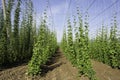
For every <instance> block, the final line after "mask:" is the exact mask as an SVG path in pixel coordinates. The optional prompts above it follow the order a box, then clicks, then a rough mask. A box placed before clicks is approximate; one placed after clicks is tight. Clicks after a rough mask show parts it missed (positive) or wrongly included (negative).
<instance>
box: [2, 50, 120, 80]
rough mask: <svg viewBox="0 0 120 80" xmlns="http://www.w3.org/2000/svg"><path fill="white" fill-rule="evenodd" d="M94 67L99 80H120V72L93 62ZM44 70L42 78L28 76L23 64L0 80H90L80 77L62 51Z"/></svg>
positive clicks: (51, 59) (7, 70)
mask: <svg viewBox="0 0 120 80" xmlns="http://www.w3.org/2000/svg"><path fill="white" fill-rule="evenodd" d="M92 65H93V68H94V70H95V72H96V76H97V78H98V79H99V80H120V70H118V69H112V68H111V67H110V66H108V65H105V64H103V63H101V62H97V61H93V60H92ZM42 70H43V71H42V75H41V76H40V75H38V76H34V77H31V76H27V74H26V71H27V64H23V65H20V66H17V67H12V68H8V69H4V70H2V71H0V80H89V79H88V78H87V77H84V76H82V77H79V76H78V69H77V68H75V67H73V66H72V64H71V63H70V62H69V61H68V60H67V59H66V57H65V56H64V54H63V53H61V51H60V50H58V51H57V52H56V54H55V55H54V56H52V58H50V60H49V61H48V62H47V64H46V65H43V66H42Z"/></svg>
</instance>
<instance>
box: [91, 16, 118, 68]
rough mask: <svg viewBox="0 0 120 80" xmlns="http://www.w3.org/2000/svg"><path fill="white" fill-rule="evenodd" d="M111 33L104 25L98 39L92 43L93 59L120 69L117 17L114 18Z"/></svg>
mask: <svg viewBox="0 0 120 80" xmlns="http://www.w3.org/2000/svg"><path fill="white" fill-rule="evenodd" d="M109 32H110V33H108V29H105V27H104V25H102V29H101V31H100V32H99V34H98V33H97V36H96V38H95V39H94V40H93V41H91V45H90V51H91V57H92V58H93V59H96V60H98V61H101V62H103V63H105V64H108V65H110V66H111V67H113V68H120V62H119V61H120V56H119V55H120V51H119V50H120V45H119V44H120V40H119V37H118V35H117V33H118V31H117V22H116V16H114V22H113V25H112V27H111V29H110V31H109ZM108 35H109V36H108Z"/></svg>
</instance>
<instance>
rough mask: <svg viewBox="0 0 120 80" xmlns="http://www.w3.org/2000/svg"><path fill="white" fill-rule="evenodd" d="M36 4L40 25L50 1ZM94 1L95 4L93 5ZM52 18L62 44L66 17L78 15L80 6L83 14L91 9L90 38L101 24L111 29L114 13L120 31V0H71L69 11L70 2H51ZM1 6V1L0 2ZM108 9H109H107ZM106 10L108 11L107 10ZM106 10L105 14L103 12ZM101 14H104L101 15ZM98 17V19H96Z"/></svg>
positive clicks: (60, 0) (66, 0)
mask: <svg viewBox="0 0 120 80" xmlns="http://www.w3.org/2000/svg"><path fill="white" fill-rule="evenodd" d="M32 1H33V4H34V9H35V12H36V20H37V24H40V17H41V15H42V14H43V11H44V10H45V9H46V6H47V1H48V0H32ZM93 1H94V3H93ZM116 1H118V2H117V3H116V4H114V5H113V6H112V7H110V8H108V7H109V6H110V5H111V4H113V3H114V2H116ZM49 2H50V7H51V12H52V18H51V17H49V21H50V22H52V21H53V22H54V26H55V29H56V32H57V39H58V42H60V40H61V38H62V34H63V28H64V25H65V24H66V20H65V18H66V15H67V16H68V15H69V16H72V15H73V14H74V15H76V7H77V6H79V8H80V11H81V13H82V14H83V18H84V13H85V11H86V10H87V8H88V7H90V5H91V3H93V4H92V5H91V7H90V8H89V10H88V14H89V25H90V27H89V36H90V37H94V36H95V35H96V30H97V29H99V28H100V27H101V24H102V23H104V24H105V25H108V28H110V23H111V21H110V20H111V18H112V16H113V14H114V12H118V13H117V21H118V28H119V30H120V23H119V22H120V0H71V4H70V8H69V10H68V5H69V3H70V0H49ZM0 6H1V1H0ZM50 7H48V8H47V11H48V16H51V13H50ZM106 8H108V9H106ZM105 9H106V10H105ZM103 10H105V11H104V12H103V13H102V11H103ZM99 13H102V14H100V15H99ZM95 17H96V18H95Z"/></svg>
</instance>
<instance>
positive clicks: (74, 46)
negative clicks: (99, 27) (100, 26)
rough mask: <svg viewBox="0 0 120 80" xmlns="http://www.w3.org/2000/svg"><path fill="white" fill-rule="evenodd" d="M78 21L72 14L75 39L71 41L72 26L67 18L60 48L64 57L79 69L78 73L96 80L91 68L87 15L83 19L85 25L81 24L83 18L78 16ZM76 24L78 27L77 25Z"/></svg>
mask: <svg viewBox="0 0 120 80" xmlns="http://www.w3.org/2000/svg"><path fill="white" fill-rule="evenodd" d="M78 19H79V22H78V24H77V22H76V18H75V16H74V32H75V41H73V33H72V26H71V23H70V20H68V27H67V30H68V31H67V36H66V31H65V30H64V33H63V39H62V41H61V48H62V50H63V51H64V53H65V55H66V57H67V58H68V59H69V60H70V61H71V63H72V64H73V66H75V67H77V68H78V69H79V75H85V76H87V77H88V78H89V79H90V80H96V77H95V72H94V70H93V69H92V65H91V60H90V56H89V55H90V51H89V50H90V49H89V38H88V27H89V25H88V22H87V16H86V19H85V26H83V20H82V18H81V17H80V16H79V17H78ZM77 26H78V27H77Z"/></svg>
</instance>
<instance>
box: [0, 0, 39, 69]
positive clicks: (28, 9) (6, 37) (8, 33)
mask: <svg viewBox="0 0 120 80" xmlns="http://www.w3.org/2000/svg"><path fill="white" fill-rule="evenodd" d="M5 3H6V4H5V6H6V20H3V19H4V16H3V11H2V9H1V8H0V67H1V66H6V65H10V64H14V63H19V62H24V61H27V60H29V59H30V58H31V56H32V49H33V45H34V40H35V38H36V37H35V36H36V34H37V33H36V32H35V31H36V30H34V27H35V26H33V5H32V1H31V0H28V1H26V2H25V4H26V5H25V6H22V7H21V4H22V3H23V2H22V3H21V0H17V1H16V3H17V4H16V5H14V4H13V3H14V0H7V1H6V2H5ZM13 7H15V9H14V10H13ZM23 8H24V9H25V11H24V10H23V12H25V14H24V13H23V15H21V14H20V13H21V12H22V9H23ZM11 13H14V14H12V15H13V16H14V18H13V19H11ZM20 16H22V18H21V20H20ZM12 20H14V21H12ZM12 22H13V23H12ZM12 25H13V26H12ZM35 29H36V28H35ZM33 35H34V37H33Z"/></svg>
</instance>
